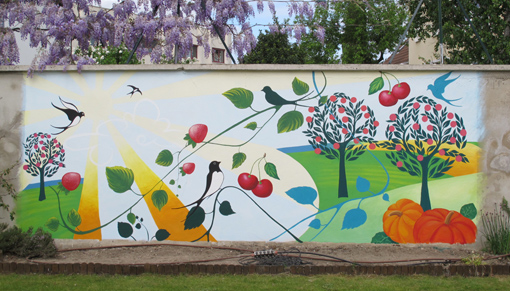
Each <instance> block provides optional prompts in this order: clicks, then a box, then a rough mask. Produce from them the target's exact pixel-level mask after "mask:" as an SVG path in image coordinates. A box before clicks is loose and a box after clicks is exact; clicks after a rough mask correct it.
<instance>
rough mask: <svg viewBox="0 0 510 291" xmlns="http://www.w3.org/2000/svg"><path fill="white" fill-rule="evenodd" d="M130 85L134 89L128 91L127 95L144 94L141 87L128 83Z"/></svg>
mask: <svg viewBox="0 0 510 291" xmlns="http://www.w3.org/2000/svg"><path fill="white" fill-rule="evenodd" d="M128 87H131V89H133V90H131V92H129V93H127V94H126V95H129V94H131V96H130V97H133V94H135V93H140V95H143V94H142V91H140V89H139V88H138V87H135V86H133V85H128Z"/></svg>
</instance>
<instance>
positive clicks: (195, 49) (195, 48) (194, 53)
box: [191, 45, 198, 59]
mask: <svg viewBox="0 0 510 291" xmlns="http://www.w3.org/2000/svg"><path fill="white" fill-rule="evenodd" d="M191 57H192V58H195V59H196V58H198V45H193V47H192V48H191Z"/></svg>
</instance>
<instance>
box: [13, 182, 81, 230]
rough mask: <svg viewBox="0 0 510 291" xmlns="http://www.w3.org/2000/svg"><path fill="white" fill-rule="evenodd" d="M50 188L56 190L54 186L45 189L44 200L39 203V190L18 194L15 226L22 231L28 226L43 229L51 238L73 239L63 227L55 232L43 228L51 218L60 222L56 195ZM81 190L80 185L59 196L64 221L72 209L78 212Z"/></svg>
mask: <svg viewBox="0 0 510 291" xmlns="http://www.w3.org/2000/svg"><path fill="white" fill-rule="evenodd" d="M51 187H53V188H54V189H55V190H56V189H57V188H56V186H48V187H46V189H45V190H46V200H43V201H39V188H34V189H28V190H23V191H22V192H21V193H19V195H18V200H17V203H16V224H17V225H18V226H19V227H21V228H23V229H27V228H28V227H30V226H32V227H34V229H37V228H38V227H43V229H44V230H46V231H49V232H50V233H51V234H52V236H53V238H73V234H72V233H71V232H69V231H67V230H66V229H65V228H63V227H59V228H58V230H57V231H56V232H52V231H50V230H49V229H48V228H47V227H45V226H44V224H45V223H46V221H47V220H48V219H49V218H51V217H56V218H58V219H59V220H61V218H60V214H59V209H58V201H57V195H56V194H55V192H54V191H53V190H52V189H51ZM81 188H82V185H81V184H80V186H78V188H77V189H76V190H74V191H71V192H70V193H69V194H68V195H65V194H59V195H60V203H61V208H62V215H63V216H64V219H67V214H68V213H69V211H71V210H72V209H75V210H76V211H78V207H79V205H80V193H81Z"/></svg>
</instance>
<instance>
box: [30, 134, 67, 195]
mask: <svg viewBox="0 0 510 291" xmlns="http://www.w3.org/2000/svg"><path fill="white" fill-rule="evenodd" d="M23 146H24V147H25V156H26V159H25V162H26V164H25V165H23V170H25V171H26V172H27V173H29V174H30V175H32V176H34V177H35V176H39V178H40V181H39V183H40V184H39V187H40V191H39V201H43V200H45V199H46V193H45V190H44V189H45V188H44V187H45V186H44V177H48V178H49V177H52V176H53V175H54V174H55V173H56V172H57V171H58V169H60V168H61V167H64V166H65V165H64V160H65V150H64V148H63V147H62V144H61V143H60V142H59V141H58V140H57V139H56V138H51V135H50V134H47V133H42V132H39V133H33V134H31V135H30V136H28V137H27V140H26V141H25V143H24V144H23Z"/></svg>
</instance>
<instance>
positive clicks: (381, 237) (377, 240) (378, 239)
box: [372, 231, 396, 244]
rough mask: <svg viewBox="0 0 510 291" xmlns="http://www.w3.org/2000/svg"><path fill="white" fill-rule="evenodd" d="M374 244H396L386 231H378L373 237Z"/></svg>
mask: <svg viewBox="0 0 510 291" xmlns="http://www.w3.org/2000/svg"><path fill="white" fill-rule="evenodd" d="M372 243H373V244H396V242H394V241H393V240H392V239H391V238H390V237H389V236H387V235H386V234H385V233H384V231H381V232H378V233H376V234H375V235H374V237H373V238H372Z"/></svg>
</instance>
